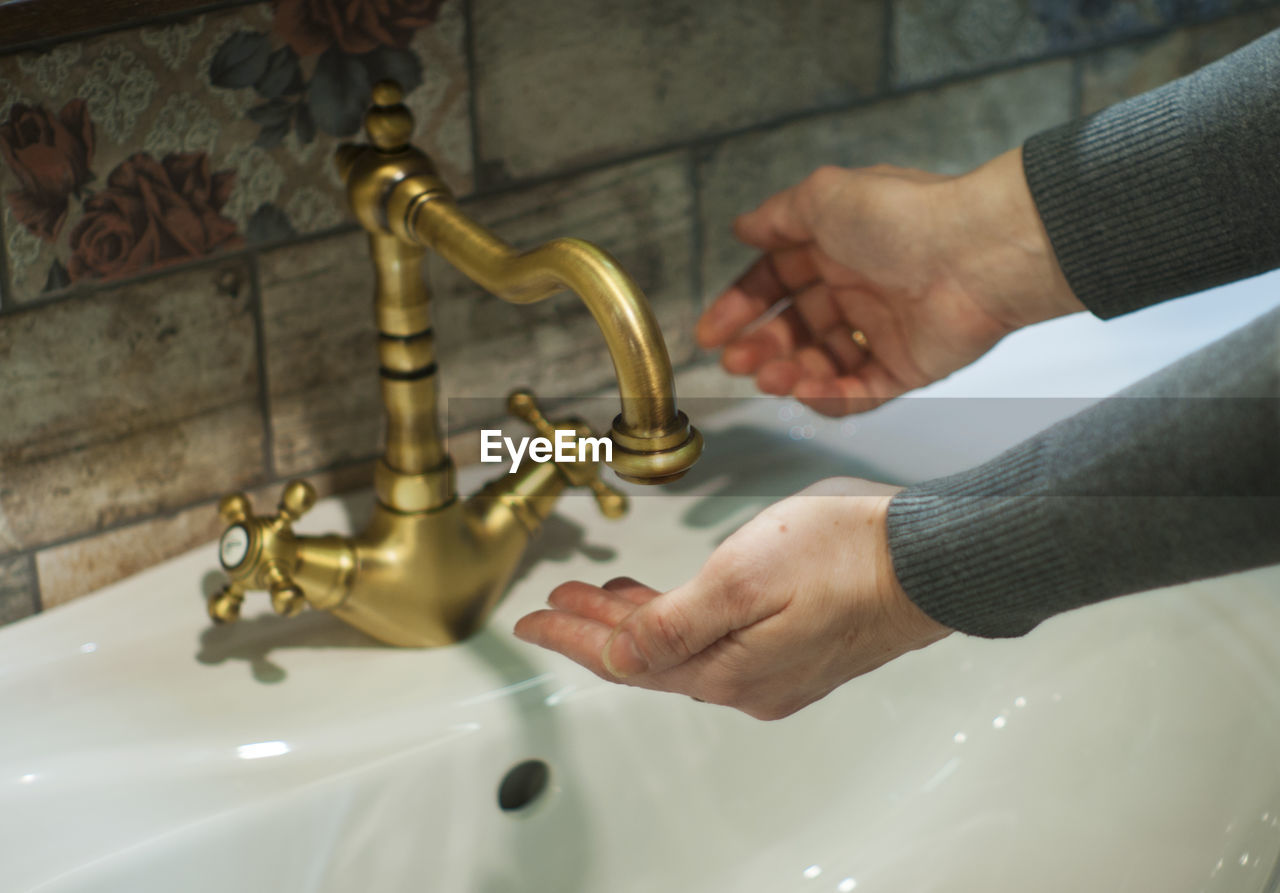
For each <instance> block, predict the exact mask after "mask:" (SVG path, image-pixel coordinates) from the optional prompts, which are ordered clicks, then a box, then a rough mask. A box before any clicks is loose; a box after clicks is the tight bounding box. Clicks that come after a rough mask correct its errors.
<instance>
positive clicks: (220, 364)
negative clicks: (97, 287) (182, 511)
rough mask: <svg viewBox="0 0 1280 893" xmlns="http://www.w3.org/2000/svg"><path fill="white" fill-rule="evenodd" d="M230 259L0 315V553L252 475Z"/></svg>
mask: <svg viewBox="0 0 1280 893" xmlns="http://www.w3.org/2000/svg"><path fill="white" fill-rule="evenodd" d="M250 292H251V290H250V288H249V287H248V273H247V270H246V269H245V267H244V265H243V263H241V262H235V263H227V264H218V265H213V266H206V267H203V268H200V269H195V270H191V271H187V272H184V273H181V274H178V275H174V276H169V277H163V278H157V279H150V280H145V281H140V282H136V283H132V284H131V285H128V286H124V287H120V288H115V289H110V290H106V291H102V292H98V293H95V294H93V295H89V296H85V297H83V298H79V299H75V300H70V301H64V302H60V303H57V304H53V305H50V306H47V307H39V308H34V309H32V310H29V311H24V312H21V313H16V314H9V315H6V316H3V317H0V357H3V358H4V362H3V365H0V418H4V419H5V420H6V424H5V425H4V426H3V427H0V468H3V469H4V471H3V477H0V553H2V552H4V551H7V550H16V549H25V548H30V547H34V546H38V545H41V544H44V543H47V542H50V541H54V540H58V539H63V538H66V537H69V536H74V535H77V534H80V533H84V532H87V531H91V530H96V529H99V528H101V527H102V526H104V525H109V524H114V523H118V522H121V521H124V520H128V519H130V518H136V517H141V516H145V515H147V514H150V513H153V512H156V511H163V510H166V509H170V508H175V507H178V506H181V505H185V504H188V503H190V502H193V501H195V500H198V499H201V498H205V497H207V496H210V495H212V494H214V493H217V492H219V491H221V490H223V489H227V488H235V487H237V486H240V485H242V484H244V483H247V482H249V481H253V480H256V479H258V480H260V479H261V478H262V475H263V468H262V436H263V435H262V418H261V413H260V409H259V406H258V375H257V359H256V355H255V337H254V320H253V311H252V306H251V295H250Z"/></svg>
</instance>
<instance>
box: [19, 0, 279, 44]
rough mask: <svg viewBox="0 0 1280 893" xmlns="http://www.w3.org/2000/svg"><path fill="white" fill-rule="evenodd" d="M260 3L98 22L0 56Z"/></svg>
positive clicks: (230, 0) (219, 3)
mask: <svg viewBox="0 0 1280 893" xmlns="http://www.w3.org/2000/svg"><path fill="white" fill-rule="evenodd" d="M30 2H35V0H30ZM261 2H262V0H216V2H212V3H206V4H204V5H203V6H193V7H191V8H190V9H180V10H175V11H173V12H162V13H158V14H156V15H152V16H145V17H143V18H138V19H128V20H126V21H122V22H118V23H116V24H112V25H99V26H98V27H96V28H87V29H85V30H84V31H68V32H66V33H65V34H59V35H58V36H56V37H41V38H37V39H36V40H27V41H24V42H22V43H15V44H10V45H0V58H2V57H4V56H8V55H10V54H13V53H29V52H35V53H39V52H45V51H47V50H50V49H52V48H53V47H55V46H57V45H59V44H63V43H70V42H72V41H85V40H92V39H93V38H95V37H101V36H102V35H104V34H111V33H113V32H115V31H133V30H138V29H141V28H154V27H157V26H163V25H169V24H172V23H174V22H180V21H182V20H183V19H188V18H193V17H195V16H198V15H208V14H210V13H215V12H222V11H223V10H227V9H235V8H236V7H238V6H256V5H258V4H259V3H261Z"/></svg>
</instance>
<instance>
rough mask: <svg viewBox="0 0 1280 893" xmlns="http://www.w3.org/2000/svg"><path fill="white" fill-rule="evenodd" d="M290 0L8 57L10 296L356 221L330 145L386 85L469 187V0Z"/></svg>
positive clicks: (0, 173) (420, 137)
mask: <svg viewBox="0 0 1280 893" xmlns="http://www.w3.org/2000/svg"><path fill="white" fill-rule="evenodd" d="M341 7H342V13H341V14H340V15H339V14H338V13H336V12H334V10H336V9H337V8H338V7H337V5H336V4H329V3H321V2H318V0H279V2H278V3H275V4H265V3H264V4H256V5H253V6H246V7H239V8H236V9H234V10H230V11H226V12H222V13H216V14H207V15H200V16H195V17H193V18H190V19H186V20H183V21H180V22H177V23H175V24H169V25H165V26H162V27H145V28H136V29H132V30H128V31H121V32H115V33H111V34H106V35H103V36H100V37H95V38H91V39H89V40H84V41H79V42H70V43H64V44H60V45H58V46H56V47H54V48H52V49H50V50H47V51H44V52H40V53H17V54H13V55H10V56H6V57H2V58H0V158H2V159H3V162H4V163H3V165H0V192H3V194H4V197H3V207H4V215H3V233H4V248H5V252H6V255H7V261H8V272H9V282H8V283H6V287H5V289H4V291H5V293H4V296H3V299H2V301H3V303H4V304H6V305H9V304H13V303H21V302H23V301H28V300H30V299H32V298H34V297H37V296H39V295H41V294H43V293H48V292H51V291H57V290H59V289H62V288H66V287H68V286H72V285H79V284H83V283H86V282H92V281H95V280H105V279H115V278H118V277H121V276H128V275H132V274H135V273H139V272H142V271H144V270H147V269H150V268H153V267H157V266H161V265H165V264H172V263H180V262H182V261H186V260H189V259H191V258H195V257H200V256H203V255H206V254H210V253H212V252H216V251H221V250H226V249H232V248H238V247H241V246H244V245H246V244H253V243H258V242H270V241H277V240H281V239H287V238H290V237H292V236H294V235H299V234H305V233H309V232H316V231H320V230H324V229H328V228H331V227H333V226H335V225H337V224H339V223H341V222H342V221H343V220H344V219H345V208H344V204H343V195H342V189H341V185H340V183H339V181H338V178H337V176H336V174H335V173H334V171H333V165H332V162H331V160H330V158H331V155H332V151H333V148H334V147H335V146H336V145H337V144H338V143H339V142H341V141H342V140H343V139H346V138H351V137H355V136H356V135H357V134H358V131H359V128H360V119H361V115H362V113H363V110H364V107H365V105H366V103H367V97H368V93H369V88H370V86H371V85H372V83H374V82H375V81H376V80H378V79H380V78H383V77H392V78H395V79H396V80H399V81H400V82H401V83H402V84H403V85H404V86H405V87H406V88H407V89H408V94H407V97H406V102H407V103H408V105H409V106H410V107H411V108H412V109H413V111H414V114H415V119H416V121H417V122H418V126H417V132H416V133H415V135H414V136H415V140H416V141H417V142H418V144H419V145H420V146H422V147H423V148H424V149H425V150H426V151H427V152H429V153H430V154H431V155H432V157H433V158H434V159H435V160H436V162H437V164H438V165H439V167H440V169H441V172H442V173H443V174H444V176H445V177H446V178H447V179H448V180H449V181H450V183H451V185H452V186H453V187H454V188H455V189H456V190H458V191H459V192H463V193H465V192H467V191H469V190H470V187H471V163H470V142H469V140H470V128H469V122H468V112H467V107H468V89H469V88H468V82H467V74H466V62H465V50H464V28H465V24H464V17H463V11H462V8H461V4H460V2H459V0H345V2H344V3H343V4H341Z"/></svg>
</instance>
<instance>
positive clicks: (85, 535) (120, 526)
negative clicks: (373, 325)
mask: <svg viewBox="0 0 1280 893" xmlns="http://www.w3.org/2000/svg"><path fill="white" fill-rule="evenodd" d="M380 455H381V454H380V453H379V454H371V455H368V456H362V457H360V458H356V459H342V460H340V461H338V462H333V463H330V464H329V465H323V466H320V467H318V468H313V469H309V470H305V471H300V472H297V473H294V474H289V475H281V476H279V477H272V478H268V479H267V480H265V481H259V482H258V483H256V484H251V485H248V486H246V487H243V488H242V489H245V490H251V489H257V488H258V487H265V486H269V485H270V484H273V483H281V484H283V483H284V482H285V481H286V480H287V479H292V478H297V477H311V476H314V475H320V474H330V473H333V472H338V471H343V470H345V469H347V468H355V467H357V466H360V465H364V464H368V463H372V462H375V461H376V460H377V459H378V457H379V456H380ZM370 485H372V480H371V481H370ZM333 495H337V494H333ZM221 500H222V495H218V496H202V497H200V498H199V499H196V500H194V501H192V502H184V503H182V504H181V505H177V506H172V507H169V508H165V509H161V510H160V511H154V512H151V513H150V514H146V515H138V516H137V517H130V518H124V519H121V520H119V521H114V522H112V523H110V524H104V525H103V526H101V527H95V528H93V529H92V530H85V531H81V532H80V533H74V534H71V535H69V536H64V537H62V538H61V539H54V540H49V541H48V542H44V543H39V544H38V545H35V546H29V547H27V548H26V549H22V550H19V551H16V552H10V553H7V554H5V555H3V556H0V558H12V557H15V556H21V555H26V556H28V557H29V558H30V559H31V562H32V568H33V570H35V556H36V555H37V554H38V553H40V552H47V551H49V550H51V549H60V548H62V547H63V546H70V545H73V544H75V543H80V542H84V541H86V540H92V539H96V538H97V537H100V536H105V535H106V534H109V533H118V532H120V531H122V530H127V529H128V528H130V527H137V526H140V525H142V524H148V523H150V522H152V521H162V520H166V519H172V518H176V517H178V515H180V514H182V513H183V512H188V511H191V510H192V509H199V508H211V509H215V510H216V509H217V507H218V503H219V502H220V501H221Z"/></svg>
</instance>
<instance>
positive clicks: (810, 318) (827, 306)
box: [792, 280, 845, 332]
mask: <svg viewBox="0 0 1280 893" xmlns="http://www.w3.org/2000/svg"><path fill="white" fill-rule="evenodd" d="M792 304H793V305H794V306H795V308H796V312H797V313H799V314H800V318H801V319H803V320H804V323H805V325H806V326H807V327H808V328H809V331H810V332H826V331H829V330H831V329H833V328H835V327H836V326H839V325H844V324H845V318H844V315H843V312H842V310H843V308H842V307H841V305H839V304H837V303H836V301H835V298H834V297H832V294H831V289H830V287H828V285H827V284H826V282H824V281H821V280H819V281H818V282H816V283H814V284H813V285H810V286H809V287H808V288H806V289H804V290H803V291H801V292H800V293H798V294H797V295H796V296H795V299H794V300H793V301H792Z"/></svg>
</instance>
